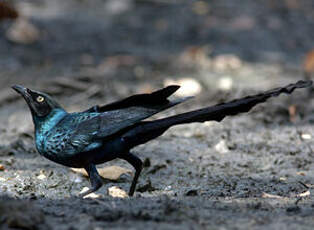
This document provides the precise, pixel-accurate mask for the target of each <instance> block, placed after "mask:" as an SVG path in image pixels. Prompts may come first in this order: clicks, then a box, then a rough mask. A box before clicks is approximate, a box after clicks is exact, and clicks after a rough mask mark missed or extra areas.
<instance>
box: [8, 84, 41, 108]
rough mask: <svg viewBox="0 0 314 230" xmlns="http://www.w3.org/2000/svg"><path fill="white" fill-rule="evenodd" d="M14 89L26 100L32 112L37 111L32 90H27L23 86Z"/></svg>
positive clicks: (14, 86) (13, 87) (15, 86)
mask: <svg viewBox="0 0 314 230" xmlns="http://www.w3.org/2000/svg"><path fill="white" fill-rule="evenodd" d="M12 89H14V90H15V91H16V92H17V93H19V94H20V95H22V96H23V98H24V99H25V101H26V103H27V104H28V106H29V107H30V109H31V111H32V112H34V111H37V110H36V107H35V106H34V101H33V98H32V96H31V92H32V91H31V90H30V89H28V88H25V87H23V86H21V85H13V86H12Z"/></svg>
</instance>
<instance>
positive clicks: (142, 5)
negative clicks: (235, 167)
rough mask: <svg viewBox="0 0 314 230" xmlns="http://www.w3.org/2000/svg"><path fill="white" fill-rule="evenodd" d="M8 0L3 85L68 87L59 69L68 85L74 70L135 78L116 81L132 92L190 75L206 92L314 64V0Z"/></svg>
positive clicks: (293, 74) (2, 19)
mask: <svg viewBox="0 0 314 230" xmlns="http://www.w3.org/2000/svg"><path fill="white" fill-rule="evenodd" d="M0 7H1V8H0V13H1V15H0V33H1V36H0V76H1V78H0V79H1V80H0V83H1V88H6V87H7V86H8V85H10V84H12V83H17V82H18V83H21V84H24V85H25V84H26V85H34V84H35V85H36V87H43V88H46V89H48V88H51V89H50V90H51V91H54V90H55V91H58V90H57V89H56V88H58V87H59V88H60V86H57V83H56V81H57V82H58V80H56V81H55V80H53V79H54V78H58V77H59V78H62V79H59V83H60V84H59V85H63V87H65V85H66V83H65V82H66V80H65V79H70V78H74V80H73V81H75V83H77V84H79V85H80V83H81V82H86V81H94V82H100V83H105V84H102V85H101V86H100V89H99V93H100V94H101V93H103V94H104V93H106V92H109V91H111V90H113V89H114V87H118V86H113V85H114V84H115V82H124V83H128V84H127V85H126V84H123V85H125V86H127V87H124V88H121V89H119V87H118V89H114V90H115V91H119V92H120V93H121V94H124V91H123V90H130V91H131V92H133V91H149V90H151V88H155V87H156V86H158V87H159V86H162V85H165V84H169V83H171V82H174V81H180V80H182V79H183V81H184V82H185V84H187V83H190V84H192V86H193V89H194V91H195V92H194V93H198V92H200V91H201V89H208V88H217V87H218V88H219V87H220V88H222V89H225V90H228V89H231V88H232V87H239V86H240V87H253V88H256V87H260V84H261V82H263V84H262V85H264V84H265V85H264V87H268V86H269V85H271V84H275V83H278V82H280V81H281V80H279V79H280V77H278V75H279V74H282V71H283V72H285V71H286V72H288V73H285V76H286V77H287V78H295V79H298V78H301V77H302V75H303V72H304V71H307V72H312V71H313V69H314V64H313V63H314V61H313V59H314V53H313V52H314V51H313V50H312V49H314V30H313V28H314V2H313V1H311V0H278V1H272V0H256V1H250V0H244V1H243V0H234V1H228V0H212V1H196V0H195V1H191V0H190V1H187V0H171V1H165V0H68V1H63V0H29V1H28V0H23V1H18V0H13V1H12V0H10V1H1V5H0ZM311 51H312V53H311ZM311 54H312V55H311ZM306 55H308V56H309V57H308V59H309V60H308V61H307V62H308V63H307V64H305V59H306ZM241 79H242V80H241ZM45 80H48V82H49V81H52V82H53V83H47V82H46V83H43V82H42V81H45ZM108 80H110V81H108ZM291 80H293V79H291ZM291 80H290V79H289V80H282V81H286V82H288V81H291ZM265 81H266V82H265ZM129 83H134V84H136V87H135V88H133V87H132V85H130V84H129ZM180 83H181V84H182V81H181V82H180ZM117 84H118V83H117ZM37 85H38V86H37ZM76 86H77V85H76ZM80 86H81V85H80ZM80 86H77V87H75V86H72V87H70V86H68V88H72V90H74V88H77V89H76V90H78V89H79V88H80ZM130 86H131V87H130ZM129 88H130V89H129ZM80 89H81V88H80ZM48 90H49V89H48ZM192 91H193V90H192ZM119 92H118V93H119ZM131 92H130V93H131ZM55 93H56V94H58V93H57V92H55ZM71 93H73V92H71ZM192 93H193V92H192ZM1 100H3V99H1Z"/></svg>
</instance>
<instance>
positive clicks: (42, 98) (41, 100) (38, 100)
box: [36, 96, 45, 103]
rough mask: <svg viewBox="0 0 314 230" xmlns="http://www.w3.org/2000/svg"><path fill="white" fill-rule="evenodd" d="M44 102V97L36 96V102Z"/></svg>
mask: <svg viewBox="0 0 314 230" xmlns="http://www.w3.org/2000/svg"><path fill="white" fill-rule="evenodd" d="M44 100H45V98H44V97H42V96H38V97H37V98H36V101H37V102H39V103H40V102H43V101H44Z"/></svg>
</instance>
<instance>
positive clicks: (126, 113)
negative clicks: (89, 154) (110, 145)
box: [68, 86, 190, 151]
mask: <svg viewBox="0 0 314 230" xmlns="http://www.w3.org/2000/svg"><path fill="white" fill-rule="evenodd" d="M178 88H179V87H178V86H169V87H167V88H164V89H162V90H159V91H156V92H153V93H151V94H141V95H134V96H131V97H128V98H126V99H124V100H121V101H119V102H115V103H112V104H109V105H106V106H103V107H100V111H99V110H98V111H97V116H94V114H95V112H94V113H92V112H91V111H87V112H83V113H82V114H93V117H92V118H91V119H88V120H85V121H82V122H80V123H79V124H78V125H77V127H76V128H75V129H74V130H73V132H72V134H71V135H70V138H69V140H68V143H69V144H70V146H72V147H74V148H75V149H76V150H77V151H86V149H88V150H90V148H92V147H95V146H96V145H94V144H93V143H94V141H96V142H97V141H99V140H103V139H105V138H108V137H110V136H111V135H113V134H116V133H118V132H119V131H121V130H123V129H125V128H128V127H130V126H132V125H134V124H135V123H137V122H140V121H142V120H144V119H146V118H148V117H151V116H152V115H154V114H156V113H158V112H160V111H162V110H165V109H167V108H169V107H172V106H174V105H176V104H179V103H181V102H183V101H185V100H187V99H189V98H190V97H187V98H181V99H178V100H174V101H169V100H168V99H167V97H168V96H170V95H171V94H172V93H174V92H175V91H176V90H177V89H178Z"/></svg>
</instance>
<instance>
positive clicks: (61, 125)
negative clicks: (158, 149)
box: [12, 80, 312, 197]
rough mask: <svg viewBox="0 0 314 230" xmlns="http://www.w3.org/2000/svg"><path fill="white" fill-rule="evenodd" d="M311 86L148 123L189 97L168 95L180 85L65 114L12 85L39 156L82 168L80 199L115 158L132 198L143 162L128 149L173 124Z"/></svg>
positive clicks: (214, 117) (243, 108) (42, 96)
mask: <svg viewBox="0 0 314 230" xmlns="http://www.w3.org/2000/svg"><path fill="white" fill-rule="evenodd" d="M311 85H312V81H302V80H300V81H298V82H296V83H294V84H289V85H286V86H285V87H279V88H275V89H272V90H268V91H265V92H262V93H259V94H256V95H251V96H246V97H243V98H240V99H235V100H232V101H230V102H226V103H219V104H216V105H214V106H209V107H205V108H201V109H197V110H193V111H189V112H185V113H181V114H177V115H172V116H169V117H165V118H160V119H155V120H150V121H147V120H145V119H146V118H149V117H151V116H153V115H154V114H156V113H159V112H161V111H164V110H166V109H169V108H171V107H173V106H175V105H178V104H180V103H183V102H185V101H187V100H189V99H191V97H185V98H179V99H174V100H170V99H168V97H170V96H171V95H172V94H174V93H175V92H176V91H177V90H178V89H179V88H180V86H178V85H170V86H167V87H165V88H163V89H160V90H157V91H154V92H152V93H147V94H135V95H132V96H129V97H127V98H125V99H122V100H119V101H116V102H112V103H109V104H106V105H95V106H92V107H90V108H89V109H87V110H84V111H81V112H72V113H69V112H67V111H66V110H65V109H64V108H63V107H62V106H61V105H60V104H59V103H58V102H57V101H56V100H54V99H53V98H52V97H50V96H49V95H48V94H46V93H43V92H39V91H35V90H31V89H29V88H25V87H23V86H20V85H14V86H12V88H13V89H14V90H15V91H17V93H19V94H20V95H21V96H22V97H23V98H24V99H25V101H26V103H27V105H28V107H29V109H30V112H31V115H32V119H33V123H34V131H35V145H36V149H37V151H38V152H39V154H40V155H42V156H44V157H46V158H48V159H49V160H51V161H54V162H56V163H59V164H61V165H64V166H67V167H73V168H84V169H85V170H86V172H87V174H88V176H89V180H90V184H91V186H90V188H89V189H88V190H87V191H85V192H83V193H81V194H80V196H81V197H85V196H86V195H88V194H90V193H92V192H95V191H97V190H98V189H99V188H100V187H101V186H102V185H103V183H102V179H101V177H100V175H99V173H98V171H97V168H96V165H98V164H102V163H105V162H108V161H111V160H113V159H116V158H119V159H123V160H125V161H127V162H128V163H129V164H131V165H132V166H133V168H134V169H135V173H134V176H133V179H132V183H131V186H130V189H129V193H128V194H129V196H133V194H134V192H135V188H136V184H137V181H138V178H139V176H140V173H141V171H142V168H143V162H142V160H141V159H140V158H138V157H137V156H136V155H135V154H134V153H132V151H131V150H132V149H133V148H134V147H135V146H138V145H140V144H144V143H146V142H148V141H150V140H153V139H155V138H157V137H159V136H160V135H162V134H163V133H164V132H165V131H166V130H168V129H169V128H170V127H172V126H175V125H180V124H187V123H192V122H205V121H217V122H220V121H221V120H223V119H224V118H225V117H226V116H233V115H236V114H239V113H245V112H248V111H249V110H251V109H252V108H253V107H254V106H255V105H257V104H259V103H263V102H265V101H266V100H267V99H269V98H271V97H277V96H279V95H280V94H282V93H285V94H291V93H292V92H293V91H294V90H295V89H297V88H307V87H310V86H311Z"/></svg>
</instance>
